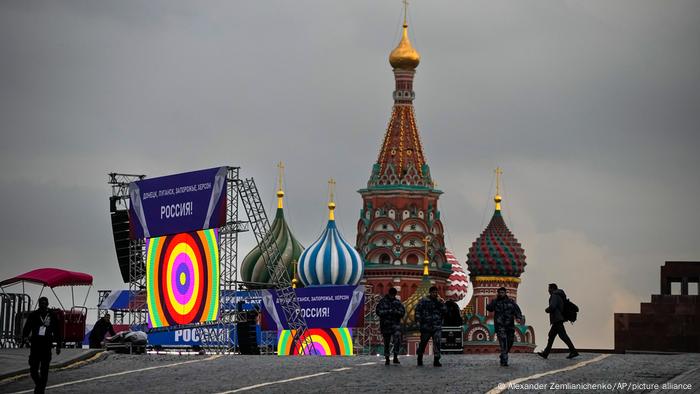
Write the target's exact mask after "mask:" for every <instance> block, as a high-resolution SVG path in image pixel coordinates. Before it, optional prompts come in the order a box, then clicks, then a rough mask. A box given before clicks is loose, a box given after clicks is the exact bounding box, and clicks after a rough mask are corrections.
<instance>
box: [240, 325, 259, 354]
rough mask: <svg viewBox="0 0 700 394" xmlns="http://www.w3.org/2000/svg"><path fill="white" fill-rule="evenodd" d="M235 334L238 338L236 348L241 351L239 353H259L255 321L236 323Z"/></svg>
mask: <svg viewBox="0 0 700 394" xmlns="http://www.w3.org/2000/svg"><path fill="white" fill-rule="evenodd" d="M236 336H237V338H238V349H239V350H240V351H241V354H255V355H258V354H260V349H259V348H258V339H257V335H256V331H255V322H240V323H238V324H236Z"/></svg>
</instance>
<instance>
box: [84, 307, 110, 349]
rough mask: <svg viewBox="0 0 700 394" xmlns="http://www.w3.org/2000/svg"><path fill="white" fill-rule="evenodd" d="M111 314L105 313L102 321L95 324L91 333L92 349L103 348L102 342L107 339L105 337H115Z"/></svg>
mask: <svg viewBox="0 0 700 394" xmlns="http://www.w3.org/2000/svg"><path fill="white" fill-rule="evenodd" d="M109 320H110V317H109V313H105V315H104V316H102V318H101V319H100V320H98V321H97V323H95V326H94V327H92V331H90V349H100V348H102V341H103V340H104V339H105V335H106V334H107V333H109V335H111V336H114V335H115V332H114V327H112V322H110V321H109Z"/></svg>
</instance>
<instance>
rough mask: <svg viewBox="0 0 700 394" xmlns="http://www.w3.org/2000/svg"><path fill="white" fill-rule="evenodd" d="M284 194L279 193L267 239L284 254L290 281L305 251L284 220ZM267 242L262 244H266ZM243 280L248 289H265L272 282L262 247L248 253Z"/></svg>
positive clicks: (242, 269) (283, 260) (243, 266)
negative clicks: (270, 239)
mask: <svg viewBox="0 0 700 394" xmlns="http://www.w3.org/2000/svg"><path fill="white" fill-rule="evenodd" d="M283 196H284V192H283V191H282V190H279V191H278V192H277V213H276V215H275V220H274V221H273V222H272V226H270V232H269V233H267V234H266V235H265V237H268V238H269V237H272V239H273V240H274V242H275V244H277V248H279V251H280V253H281V254H282V256H281V259H280V264H284V265H285V266H286V267H287V272H288V273H289V277H290V279H292V275H293V274H294V268H295V267H294V265H295V264H296V262H297V261H299V256H301V252H302V251H303V250H304V247H303V246H301V244H300V243H299V241H297V240H296V238H294V235H293V234H292V232H291V231H290V230H289V226H288V225H287V221H286V220H285V219H284V207H283V202H282V197H283ZM265 243H266V242H261V244H265ZM240 272H241V279H242V280H243V281H244V282H247V283H248V287H250V288H255V287H265V286H264V284H265V283H269V282H270V274H269V272H268V270H267V266H266V264H265V260H264V259H263V256H262V250H261V249H260V245H258V246H256V247H255V248H253V250H251V251H250V252H248V254H247V255H246V256H245V258H244V259H243V263H242V264H241V269H240Z"/></svg>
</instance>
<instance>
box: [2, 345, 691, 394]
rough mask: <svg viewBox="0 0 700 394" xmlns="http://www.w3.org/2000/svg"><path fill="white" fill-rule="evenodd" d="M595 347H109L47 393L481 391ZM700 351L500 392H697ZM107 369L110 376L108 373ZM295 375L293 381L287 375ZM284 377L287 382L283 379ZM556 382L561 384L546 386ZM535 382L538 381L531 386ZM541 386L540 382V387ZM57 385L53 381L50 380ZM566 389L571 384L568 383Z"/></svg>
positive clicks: (603, 363)
mask: <svg viewBox="0 0 700 394" xmlns="http://www.w3.org/2000/svg"><path fill="white" fill-rule="evenodd" d="M599 356H600V355H598V354H583V355H582V356H581V357H579V358H577V359H575V360H567V359H565V358H564V355H563V354H561V355H559V354H553V355H552V356H551V357H550V359H548V360H542V359H540V358H539V357H538V356H536V355H534V354H515V355H511V361H510V366H509V367H500V366H499V365H498V357H497V355H451V356H444V357H443V358H442V362H443V365H444V366H443V367H442V368H434V367H433V366H432V359H431V358H426V361H427V362H426V366H425V367H421V368H418V367H416V365H415V364H416V358H415V357H401V358H400V360H401V363H402V364H401V365H399V366H394V365H392V366H388V367H387V366H384V365H383V364H384V363H383V361H384V360H383V358H380V357H372V356H358V357H328V358H322V357H276V356H220V357H217V356H177V355H118V354H108V355H107V356H105V357H101V358H99V359H98V360H97V361H94V362H92V363H88V364H84V365H82V366H80V367H78V368H69V369H64V370H59V371H52V372H51V373H50V375H49V389H48V390H47V391H48V392H55V393H67V392H71V393H74V392H91V393H94V392H100V391H102V392H109V393H110V394H111V393H127V392H159V393H180V392H183V393H184V392H206V393H219V392H225V391H229V390H236V389H241V388H250V387H251V386H256V385H262V386H257V387H253V391H257V392H278V393H289V392H304V393H306V392H333V393H351V392H380V393H382V392H386V393H388V392H427V391H432V392H438V393H442V392H448V393H471V392H475V393H484V392H488V391H489V390H492V389H495V388H498V383H506V382H509V381H513V380H514V379H518V378H523V377H530V376H532V375H534V374H538V373H546V372H548V371H552V370H558V369H562V368H566V367H571V366H575V365H576V364H578V363H581V362H583V361H586V360H592V359H594V358H596V357H599ZM698 365H700V354H682V355H610V356H608V357H606V358H604V359H602V360H600V361H597V362H593V363H591V364H589V365H586V366H583V367H580V368H577V369H573V370H570V371H565V372H559V373H556V374H553V375H548V376H545V377H542V378H539V379H533V380H527V381H523V382H521V384H522V385H525V384H530V385H531V386H530V388H531V389H528V390H517V389H510V390H508V389H507V386H506V387H505V389H506V390H505V391H504V392H508V393H515V392H523V393H524V392H572V391H573V392H586V393H595V392H606V391H605V390H595V389H581V388H580V389H578V390H570V389H566V386H565V385H566V384H570V385H572V384H591V383H606V384H608V383H610V384H617V383H620V382H622V383H636V384H649V385H650V384H655V383H656V384H663V383H665V382H668V381H669V380H672V379H674V378H675V379H681V380H685V383H688V384H692V390H686V391H681V392H687V393H689V392H693V391H695V392H700V382H699V381H698V378H699V374H698V373H693V372H692V371H693V370H694V369H695V368H697V366H698ZM105 375H109V376H106V377H105ZM291 379H294V380H291ZM284 380H289V381H286V382H280V381H284ZM270 382H277V383H274V384H268V385H265V384H266V383H270ZM552 383H555V384H560V385H562V386H560V387H559V389H558V390H554V391H552V390H549V385H550V384H552ZM532 384H539V385H540V386H539V388H532V387H534V386H532ZM542 385H544V387H543V386H542ZM51 386H58V387H51ZM32 387H33V384H32V382H31V380H30V379H29V378H26V377H25V378H20V379H18V380H15V381H10V382H3V383H0V392H2V393H10V392H17V391H23V390H30V389H32ZM569 388H571V386H570V387H569ZM628 389H631V386H625V387H622V388H621V387H620V386H619V385H618V386H617V387H616V388H615V389H613V390H610V391H607V392H650V391H652V390H653V388H645V387H638V389H635V390H628Z"/></svg>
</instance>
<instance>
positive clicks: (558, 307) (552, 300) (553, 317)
mask: <svg viewBox="0 0 700 394" xmlns="http://www.w3.org/2000/svg"><path fill="white" fill-rule="evenodd" d="M547 290H548V291H549V306H548V307H547V309H545V312H547V313H549V324H551V325H552V326H551V328H550V329H549V334H548V336H549V337H548V338H547V347H545V348H544V351H541V352H537V355H538V356H540V357H542V358H547V357H549V352H551V351H552V345H553V344H554V339H556V337H557V335H558V336H559V338H561V340H562V341H564V343H565V344H566V346H568V347H569V355H568V356H566V358H574V357H578V355H579V354H578V351H576V347H574V343H573V342H571V338H569V335H568V334H567V333H566V328H564V322H565V321H566V319H565V318H564V302H565V301H566V293H564V290H562V289H560V288H559V287H558V286H557V284H556V283H550V284H549V287H548V289H547Z"/></svg>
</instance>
